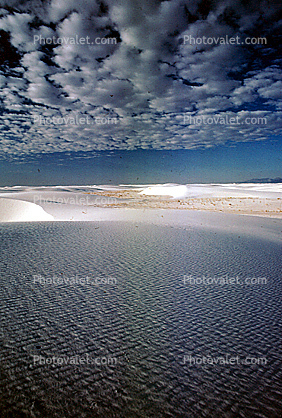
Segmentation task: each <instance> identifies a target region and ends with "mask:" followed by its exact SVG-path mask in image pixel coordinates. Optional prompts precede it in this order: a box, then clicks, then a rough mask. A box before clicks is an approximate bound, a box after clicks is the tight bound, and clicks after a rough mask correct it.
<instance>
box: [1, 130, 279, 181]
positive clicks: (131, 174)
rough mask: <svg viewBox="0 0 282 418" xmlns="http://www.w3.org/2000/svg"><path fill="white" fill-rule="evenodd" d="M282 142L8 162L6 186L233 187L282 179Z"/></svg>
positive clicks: (69, 155)
mask: <svg viewBox="0 0 282 418" xmlns="http://www.w3.org/2000/svg"><path fill="white" fill-rule="evenodd" d="M281 149H282V141H281V139H280V140H278V139H277V138H275V139H272V140H269V141H267V142H256V143H241V144H236V145H235V146H229V147H228V146H223V145H220V146H218V147H215V148H210V149H208V150H206V149H197V150H177V151H175V150H174V151H157V150H154V151H152V150H136V151H114V152H112V153H109V152H107V151H101V152H99V153H96V154H91V155H85V154H84V153H81V154H80V155H78V154H77V153H69V154H68V155H65V154H62V153H57V154H45V155H42V156H40V157H36V158H35V159H32V160H30V161H29V162H27V161H26V160H23V161H17V162H14V161H10V162H2V168H3V172H4V173H5V175H4V176H3V177H2V179H1V184H0V185H1V186H6V185H7V186H12V185H34V186H40V185H58V184H60V185H71V184H72V185H87V184H88V185H89V184H146V183H229V182H241V181H246V180H251V179H254V178H255V179H260V178H276V177H281V158H282V152H281Z"/></svg>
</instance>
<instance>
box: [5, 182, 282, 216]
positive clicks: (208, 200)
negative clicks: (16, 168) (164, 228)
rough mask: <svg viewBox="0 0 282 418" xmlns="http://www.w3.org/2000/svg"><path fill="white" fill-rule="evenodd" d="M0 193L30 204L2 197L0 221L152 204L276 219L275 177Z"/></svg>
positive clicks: (123, 211) (111, 212) (280, 209)
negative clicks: (254, 181)
mask: <svg viewBox="0 0 282 418" xmlns="http://www.w3.org/2000/svg"><path fill="white" fill-rule="evenodd" d="M0 198H2V199H1V200H2V201H3V198H5V200H6V199H7V200H8V199H9V200H11V201H18V202H19V201H22V203H23V202H25V203H27V202H30V204H33V205H32V206H29V205H22V206H21V207H19V206H18V205H19V203H17V205H16V206H13V207H12V206H11V205H12V204H11V202H10V204H9V205H8V203H7V202H6V204H5V202H4V203H2V209H0V221H2V222H4V221H5V222H9V221H15V220H18V221H24V220H52V219H54V220H55V221H70V220H71V221H84V220H85V221H95V220H126V219H127V218H132V217H134V218H136V221H138V217H141V218H142V217H143V215H142V214H144V213H145V212H147V213H148V210H158V211H159V212H158V213H159V214H160V213H162V214H163V210H180V211H184V212H189V211H205V212H220V213H227V214H240V215H251V216H254V215H255V216H261V217H269V218H278V219H282V200H281V198H282V184H281V183H278V184H271V183H265V184H246V183H245V184H186V185H180V184H157V185H120V186H114V185H98V186H97V185H90V186H48V187H47V186H46V187H28V186H14V187H2V188H0ZM3 205H4V206H3ZM41 208H42V209H41ZM134 210H135V211H137V212H134ZM134 213H135V214H134ZM48 214H49V215H51V217H50V216H48Z"/></svg>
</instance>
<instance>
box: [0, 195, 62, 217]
mask: <svg viewBox="0 0 282 418" xmlns="http://www.w3.org/2000/svg"><path fill="white" fill-rule="evenodd" d="M53 220H54V218H53V216H52V215H49V214H48V213H47V212H45V210H44V209H42V207H41V206H38V205H36V204H35V203H31V202H24V201H22V200H16V199H6V198H0V222H32V221H53Z"/></svg>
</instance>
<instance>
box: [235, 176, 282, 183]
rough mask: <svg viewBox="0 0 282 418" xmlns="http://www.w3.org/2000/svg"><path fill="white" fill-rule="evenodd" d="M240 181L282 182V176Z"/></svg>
mask: <svg viewBox="0 0 282 418" xmlns="http://www.w3.org/2000/svg"><path fill="white" fill-rule="evenodd" d="M241 183H282V178H281V177H275V179H270V178H267V177H266V178H263V179H251V180H246V181H242V182H241Z"/></svg>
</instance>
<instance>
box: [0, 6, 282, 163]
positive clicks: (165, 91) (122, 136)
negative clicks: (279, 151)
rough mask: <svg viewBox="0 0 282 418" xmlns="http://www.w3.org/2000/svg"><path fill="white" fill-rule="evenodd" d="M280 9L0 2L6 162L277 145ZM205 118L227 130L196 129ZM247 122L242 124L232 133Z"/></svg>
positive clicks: (2, 132) (212, 125) (208, 125)
mask: <svg viewBox="0 0 282 418" xmlns="http://www.w3.org/2000/svg"><path fill="white" fill-rule="evenodd" d="M281 10H282V7H281V5H279V2H272V3H271V4H269V3H268V2H266V1H249V2H244V1H236V0H231V1H226V0H224V1H212V0H211V1H203V0H202V1H195V0H193V1H182V0H171V1H156V0H155V1H154V0H136V1H134V2H133V1H130V0H123V1H119V0H108V1H95V0H83V1H82V0H50V1H44V0H41V1H35V0H28V1H15V0H9V1H7V2H6V1H3V0H0V16H1V17H0V38H1V58H0V85H1V102H2V103H1V114H0V117H1V121H0V124H1V130H0V137H1V151H0V155H2V156H4V155H13V156H24V155H26V154H32V153H52V152H60V151H73V152H75V151H95V150H114V149H127V150H131V149H136V148H143V149H181V148H186V149H193V148H199V147H212V146H214V145H217V144H223V143H226V142H227V141H234V142H236V141H239V142H244V141H252V140H266V139H267V138H268V137H269V136H270V135H273V134H274V135H275V134H277V135H278V134H279V133H280V132H281V125H282V123H281V110H282V100H281V91H282V72H281V45H282V42H281V24H282V23H281V22H282V19H281V17H282V14H281ZM236 36H237V37H239V38H238V39H240V43H238V44H235V45H234V44H230V43H227V42H223V41H222V42H219V40H220V39H223V38H224V39H227V38H228V39H230V38H232V37H236ZM204 37H205V38H204ZM247 37H248V38H265V39H266V43H264V44H262V43H261V44H259V43H255V42H253V43H252V44H247V43H245V42H244V40H245V39H246V38H247ZM187 39H189V40H190V42H186V41H187ZM194 39H195V41H193V40H194ZM204 39H209V40H212V39H215V41H210V42H209V43H207V42H205V41H204ZM44 40H46V41H44ZM50 40H51V41H50ZM216 40H218V41H216ZM189 117H191V118H190V119H189ZM197 117H198V119H197V120H198V121H199V120H203V121H207V120H209V121H213V119H211V118H215V119H214V120H215V121H216V120H217V121H218V120H220V121H221V122H222V123H216V122H212V123H197V124H195V123H187V120H188V121H190V122H191V121H193V120H194V121H195V120H196V119H192V118H197ZM199 117H200V118H202V119H199ZM219 117H220V119H218V118H219ZM236 117H237V118H238V119H237V120H240V125H239V124H232V123H223V122H224V120H225V121H227V120H228V121H230V120H231V118H236ZM216 118H217V119H216ZM247 118H252V119H249V120H252V121H253V122H252V123H249V124H247V123H244V121H245V120H246V119H247ZM256 118H257V120H258V122H256ZM232 120H233V119H232ZM58 121H59V122H58ZM101 121H102V122H101ZM259 121H264V122H259ZM265 121H266V122H265Z"/></svg>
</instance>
